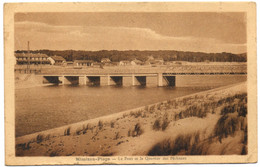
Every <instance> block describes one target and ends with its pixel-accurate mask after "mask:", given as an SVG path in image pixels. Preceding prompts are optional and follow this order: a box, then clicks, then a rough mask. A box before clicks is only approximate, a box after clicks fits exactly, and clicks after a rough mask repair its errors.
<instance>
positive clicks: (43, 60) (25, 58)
mask: <svg viewBox="0 0 260 167" xmlns="http://www.w3.org/2000/svg"><path fill="white" fill-rule="evenodd" d="M15 57H16V64H17V65H25V64H26V65H29V64H33V65H39V64H50V61H49V60H48V56H47V55H46V54H41V53H15Z"/></svg>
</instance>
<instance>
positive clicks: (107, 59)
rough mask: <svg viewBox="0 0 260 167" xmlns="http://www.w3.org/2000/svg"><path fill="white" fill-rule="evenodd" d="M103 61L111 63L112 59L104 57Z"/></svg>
mask: <svg viewBox="0 0 260 167" xmlns="http://www.w3.org/2000/svg"><path fill="white" fill-rule="evenodd" d="M101 63H105V64H106V63H111V60H110V59H109V58H102V59H101Z"/></svg>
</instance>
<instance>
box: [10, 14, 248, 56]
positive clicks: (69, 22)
mask: <svg viewBox="0 0 260 167" xmlns="http://www.w3.org/2000/svg"><path fill="white" fill-rule="evenodd" d="M27 41H30V48H31V49H32V50H36V49H55V50H67V49H75V50H181V51H200V52H232V53H243V52H246V16H245V14H244V13H179V12H178V13H104V12H103V13H17V14H16V15H15V49H16V50H22V49H23V50H24V49H26V48H27Z"/></svg>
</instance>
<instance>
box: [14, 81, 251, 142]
mask: <svg viewBox="0 0 260 167" xmlns="http://www.w3.org/2000/svg"><path fill="white" fill-rule="evenodd" d="M245 83H246V82H240V83H235V84H231V85H226V86H221V87H217V88H213V89H210V90H206V91H201V92H197V93H193V94H189V95H184V96H181V97H177V98H173V99H168V100H164V101H160V102H156V103H153V104H149V105H146V106H141V107H138V108H133V109H129V110H125V111H120V112H118V113H114V114H110V115H105V116H102V117H97V118H93V119H89V120H85V121H80V122H76V123H72V124H68V125H64V126H60V127H56V128H52V129H48V130H44V131H40V132H35V133H31V134H27V135H23V136H19V137H16V138H15V140H16V143H22V142H25V141H28V140H31V139H34V138H36V137H37V135H39V134H42V135H46V134H48V135H53V136H61V135H63V134H64V129H66V128H68V127H70V128H71V130H72V131H75V130H76V129H77V128H78V127H82V125H84V124H97V123H98V122H99V121H100V120H102V121H103V120H104V121H106V122H107V121H108V122H109V121H112V120H113V119H116V118H119V117H122V116H123V115H127V114H130V113H131V112H137V111H139V110H144V109H145V108H146V107H151V106H156V105H159V104H163V103H167V102H168V101H169V100H176V101H179V100H182V99H185V98H189V97H193V96H199V95H205V94H207V93H212V92H217V91H220V90H222V91H223V90H225V89H229V88H232V87H236V86H239V85H243V84H245ZM46 86H47V85H46Z"/></svg>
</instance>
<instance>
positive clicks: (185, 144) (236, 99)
mask: <svg viewBox="0 0 260 167" xmlns="http://www.w3.org/2000/svg"><path fill="white" fill-rule="evenodd" d="M184 103H185V101H184ZM222 105H224V107H222V109H221V111H220V115H221V116H220V118H219V120H218V121H217V123H216V125H215V128H214V129H213V132H212V133H211V134H210V135H208V136H206V137H205V138H204V139H201V137H200V133H199V132H196V133H190V134H179V135H178V136H176V137H175V138H174V139H172V138H168V139H165V140H163V141H161V142H159V143H157V144H155V145H154V146H152V147H151V149H150V150H149V151H148V155H206V154H209V153H208V152H207V151H208V148H209V147H210V146H211V144H214V143H216V142H219V143H220V144H221V143H222V140H223V138H228V137H229V136H231V137H233V138H234V137H235V136H236V134H237V133H238V132H242V134H243V135H242V139H241V143H240V144H242V145H243V146H242V147H241V153H240V154H241V155H246V154H247V94H246V93H243V94H236V95H234V96H229V97H226V98H222V99H221V100H219V101H217V102H212V103H207V104H204V105H201V106H200V107H198V106H194V105H193V106H190V107H189V108H188V109H186V110H185V111H181V112H180V113H179V114H176V115H175V120H178V119H183V118H187V117H190V116H196V117H200V118H203V117H205V116H206V114H207V113H208V111H209V110H208V109H207V107H206V106H210V108H212V107H213V106H214V107H215V108H216V107H221V106H222ZM201 107H202V108H203V107H204V109H202V108H201ZM205 107H206V109H205ZM160 122H161V121H160V120H159V119H156V121H155V122H154V125H153V129H154V130H159V129H160ZM225 149H226V148H225V147H224V149H223V150H222V151H221V154H225V151H227V150H225Z"/></svg>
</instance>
